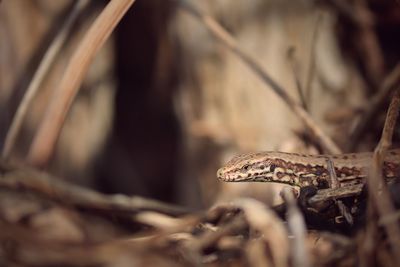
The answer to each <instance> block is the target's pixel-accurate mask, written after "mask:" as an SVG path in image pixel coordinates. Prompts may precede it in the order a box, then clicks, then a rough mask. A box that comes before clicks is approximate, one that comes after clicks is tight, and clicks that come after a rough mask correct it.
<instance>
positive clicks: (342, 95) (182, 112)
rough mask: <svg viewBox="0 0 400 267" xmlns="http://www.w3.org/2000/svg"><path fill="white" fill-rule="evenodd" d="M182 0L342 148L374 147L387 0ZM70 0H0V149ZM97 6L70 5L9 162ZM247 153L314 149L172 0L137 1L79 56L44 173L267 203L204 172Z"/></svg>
mask: <svg viewBox="0 0 400 267" xmlns="http://www.w3.org/2000/svg"><path fill="white" fill-rule="evenodd" d="M187 2H191V3H193V4H194V5H195V6H197V7H198V8H199V9H201V10H203V11H204V12H206V13H207V14H209V15H211V16H212V17H214V18H215V19H216V20H217V21H218V22H219V23H221V25H222V26H223V27H224V28H225V29H227V30H228V31H229V32H230V33H231V34H232V35H233V36H234V37H235V39H236V40H237V42H238V43H239V45H240V47H241V49H243V50H244V51H246V52H247V53H249V54H251V55H252V56H253V57H254V58H256V59H257V60H258V62H259V63H260V64H261V65H262V66H263V67H264V68H265V69H266V70H267V71H268V72H269V74H270V75H271V76H272V77H273V79H274V80H275V81H277V82H278V83H279V84H280V85H281V86H282V87H284V88H285V90H286V91H287V92H288V93H289V94H290V95H292V96H293V97H294V98H295V99H296V100H298V102H299V103H300V102H301V103H303V104H304V106H305V107H306V109H307V110H308V112H309V113H310V115H311V116H312V117H313V118H314V119H315V121H316V122H317V123H318V125H319V126H320V127H321V128H322V129H323V130H324V131H325V132H326V133H327V134H328V135H329V136H331V137H332V138H333V140H334V141H335V142H336V143H337V144H338V145H339V146H340V148H341V149H342V150H343V151H347V152H350V151H351V152H353V151H371V150H373V148H374V146H375V145H376V143H377V141H378V140H379V137H380V134H381V131H382V126H383V122H384V116H385V112H386V108H387V104H388V101H387V100H388V99H389V93H387V92H386V91H384V89H385V84H387V82H388V80H389V81H390V78H391V77H393V73H394V72H395V71H396V70H397V72H398V69H399V66H398V62H399V57H400V50H399V47H400V3H399V2H398V1H390V0H383V1H382V0H380V1H378V0H352V1H345V0H326V1H311V0H299V1H282V0H247V1H227V0H202V1H195V0H192V1H187ZM74 3H75V1H70V0H62V1H61V0H59V1H51V0H35V1H33V0H13V1H10V0H3V1H0V148H3V146H4V140H5V136H6V134H7V131H8V129H9V126H10V123H11V121H12V119H13V116H14V114H15V111H16V109H17V107H18V105H19V103H20V101H21V99H22V97H23V95H24V93H25V91H26V88H27V87H28V85H29V83H30V81H31V78H32V75H33V73H34V72H35V70H36V69H37V67H38V64H39V63H40V61H41V59H42V57H43V55H44V53H45V51H46V50H47V49H48V46H49V44H50V42H51V40H53V39H54V37H55V36H56V35H57V33H58V31H59V28H60V25H61V24H62V23H63V21H65V19H66V17H67V16H68V14H69V13H70V12H71V9H72V6H73V4H74ZM106 4H107V1H90V2H89V4H88V5H87V6H85V8H84V9H82V11H81V12H80V14H79V17H78V20H77V21H76V22H75V23H74V27H73V30H72V31H71V32H70V34H69V35H68V39H67V42H66V43H65V44H64V45H63V48H62V52H61V53H60V54H59V55H58V56H57V59H56V62H55V64H54V65H53V66H52V68H51V71H50V72H49V73H47V75H46V79H45V81H44V82H43V84H42V85H41V86H40V92H39V94H38V95H37V97H36V98H35V100H34V102H33V104H32V105H31V106H30V107H29V113H28V116H27V117H26V118H25V120H24V123H23V129H22V131H21V133H20V134H19V135H18V139H17V144H16V146H15V148H14V149H13V151H12V154H11V159H12V160H14V161H18V162H22V163H23V162H24V161H25V160H26V157H27V152H28V149H29V146H30V144H31V142H32V138H33V136H34V134H35V132H36V131H37V129H38V125H39V124H40V121H41V120H42V118H43V115H44V114H43V113H44V112H45V109H46V107H47V105H48V103H49V99H50V98H51V96H52V93H53V92H54V90H56V89H57V85H58V84H59V81H60V78H61V77H62V74H63V71H64V70H65V66H66V64H67V63H68V60H69V58H70V57H71V55H72V53H73V52H74V51H75V48H76V45H77V43H78V42H79V40H81V39H82V36H84V35H85V33H86V31H87V29H88V27H89V26H90V25H91V23H92V22H93V20H94V19H95V18H96V16H97V15H98V14H99V13H100V11H101V10H102V9H103V8H104V6H105V5H106ZM391 75H392V76H391ZM398 76H399V75H397V79H398ZM395 78H396V76H395ZM299 91H300V92H301V93H299ZM382 92H383V93H382ZM385 92H386V95H384V96H383V97H382V94H385ZM301 95H303V98H302V97H301ZM379 97H381V99H383V101H380V102H379V106H378V108H377V109H376V111H375V112H374V113H373V116H371V118H370V119H369V120H368V121H367V122H366V124H365V126H364V128H361V130H360V128H358V127H359V126H358V125H359V124H360V121H362V118H363V116H364V115H365V114H366V113H367V112H369V109H371V107H372V106H373V103H375V102H374V101H375V100H376V99H379ZM302 99H303V100H302ZM356 129H358V130H356ZM398 137H399V131H397V132H396V136H395V140H394V141H395V143H396V141H397V140H398ZM260 150H280V151H287V152H301V153H323V152H324V151H322V150H321V148H320V147H319V146H318V145H316V144H315V142H313V138H311V137H310V135H309V133H308V132H307V131H305V128H304V125H302V123H301V122H300V120H299V119H298V118H297V117H296V115H295V114H293V112H292V111H291V110H290V109H289V108H288V106H286V105H285V104H284V103H283V101H282V99H280V98H279V97H278V96H277V95H276V94H275V93H274V92H273V91H272V90H270V88H269V87H268V86H267V85H265V84H264V83H263V82H262V81H260V79H259V78H258V77H257V76H256V75H255V74H254V73H253V72H252V71H251V70H249V68H248V67H247V66H246V65H245V64H244V63H243V62H242V61H241V60H240V59H238V58H237V57H236V56H235V55H233V54H232V53H231V52H230V51H228V50H227V49H226V48H225V47H224V46H223V45H221V43H220V42H219V41H218V40H216V39H215V38H213V37H212V36H211V35H210V34H209V32H208V30H207V29H206V27H205V26H204V25H203V24H202V23H201V22H200V21H198V20H197V19H195V18H194V17H193V16H192V15H191V14H190V13H188V12H186V11H185V10H184V9H183V8H182V7H181V3H180V1H165V0H146V1H143V0H137V1H136V2H135V3H134V5H133V6H132V7H131V8H130V10H129V11H128V13H127V14H126V15H125V17H124V18H123V19H122V21H121V23H120V24H119V25H118V27H117V29H116V31H115V32H114V33H113V35H112V36H111V38H110V39H109V40H108V41H107V42H106V44H105V46H104V47H103V48H102V49H101V50H100V52H99V53H98V54H97V56H96V58H95V60H94V62H93V63H92V64H91V67H90V69H89V72H88V73H87V75H86V79H85V81H84V83H83V85H82V87H81V89H80V91H79V94H78V96H77V98H76V99H75V100H74V103H73V106H72V108H71V110H70V111H69V113H68V117H67V120H66V121H65V124H64V126H63V129H62V132H61V135H60V137H59V139H58V142H57V144H56V149H55V153H54V154H53V156H52V158H51V160H50V161H49V162H48V163H47V164H46V166H45V167H44V169H45V170H46V171H49V172H50V173H52V174H54V175H57V176H58V177H60V179H65V180H67V181H70V182H72V183H75V184H79V185H83V186H87V187H91V188H94V189H96V190H99V191H101V192H106V193H124V194H130V195H132V194H135V195H141V196H146V197H151V198H155V199H159V200H162V201H166V202H170V203H176V204H180V205H184V206H187V207H191V208H195V209H197V208H202V207H206V206H209V205H211V204H213V203H215V201H218V200H226V199H229V198H231V197H235V196H243V195H247V196H249V195H251V196H255V197H258V198H260V199H263V200H271V198H274V195H273V194H272V193H269V187H268V186H266V185H263V184H224V183H221V182H219V181H217V179H216V171H217V169H218V168H219V167H220V166H221V165H223V164H224V163H225V162H226V161H227V160H229V159H230V158H231V157H233V156H234V155H237V154H239V153H243V152H249V151H260Z"/></svg>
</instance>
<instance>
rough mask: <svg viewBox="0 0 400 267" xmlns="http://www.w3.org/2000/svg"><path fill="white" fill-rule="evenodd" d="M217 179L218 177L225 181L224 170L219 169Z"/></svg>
mask: <svg viewBox="0 0 400 267" xmlns="http://www.w3.org/2000/svg"><path fill="white" fill-rule="evenodd" d="M217 177H218V178H219V179H223V177H224V172H223V170H222V168H221V169H219V170H218V171H217Z"/></svg>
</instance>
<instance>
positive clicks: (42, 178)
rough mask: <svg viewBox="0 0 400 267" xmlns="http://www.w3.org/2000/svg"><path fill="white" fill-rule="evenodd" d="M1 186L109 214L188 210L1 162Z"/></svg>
mask: <svg viewBox="0 0 400 267" xmlns="http://www.w3.org/2000/svg"><path fill="white" fill-rule="evenodd" d="M0 188H11V189H15V190H29V191H33V192H37V193H40V194H42V195H44V196H46V197H48V198H50V199H54V200H56V201H60V202H62V203H65V204H69V205H73V206H76V207H80V208H85V209H94V210H100V211H106V212H108V213H110V214H111V213H114V214H118V213H123V214H133V213H137V212H139V211H144V210H148V211H157V212H161V213H164V214H170V215H182V214H185V213H187V211H186V210H185V209H183V208H180V207H177V206H173V205H169V204H165V203H162V202H159V201H155V200H151V199H146V198H142V197H137V196H133V197H129V196H125V195H104V194H101V193H98V192H95V191H92V190H90V189H86V188H83V187H80V186H76V185H72V184H69V183H66V182H64V181H62V180H60V179H57V178H54V177H52V176H49V175H47V174H46V173H42V172H38V171H35V170H33V169H28V168H20V167H15V166H10V165H9V164H6V163H4V162H1V161H0Z"/></svg>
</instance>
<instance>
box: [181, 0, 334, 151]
mask: <svg viewBox="0 0 400 267" xmlns="http://www.w3.org/2000/svg"><path fill="white" fill-rule="evenodd" d="M179 3H180V6H181V7H182V8H183V9H184V10H185V11H187V12H188V13H189V14H191V15H193V16H194V17H195V18H197V19H199V20H200V21H201V22H202V23H203V24H204V25H205V26H206V27H207V29H208V30H209V31H210V32H211V33H212V35H213V36H214V37H216V38H217V39H218V40H219V41H220V42H221V43H222V44H224V45H225V46H226V47H227V48H228V49H229V50H230V51H231V52H233V54H235V55H236V56H238V57H239V58H240V59H241V60H242V61H243V62H244V63H245V64H246V65H247V66H248V67H249V68H250V69H251V70H252V71H253V72H254V73H255V74H256V75H257V76H258V77H259V78H260V79H261V80H262V81H264V82H265V83H266V84H267V85H269V86H270V87H271V89H272V90H273V91H274V92H275V93H276V94H277V95H278V96H279V97H280V98H281V99H282V100H283V101H284V102H285V103H286V104H287V105H288V107H289V108H290V109H291V110H292V111H293V112H294V114H296V115H297V116H298V117H299V119H300V120H301V121H302V122H303V123H304V125H305V127H307V129H309V130H310V132H311V133H312V134H313V136H314V138H316V141H317V142H318V144H320V145H321V146H322V147H323V148H324V149H325V150H326V151H327V152H329V153H332V154H340V152H341V151H340V149H339V147H338V146H337V145H336V144H335V143H334V142H333V141H332V140H331V139H330V138H329V137H328V136H327V135H326V134H325V133H324V132H323V131H322V130H321V129H320V127H319V126H318V125H317V124H316V123H315V121H314V120H313V119H312V118H311V117H310V115H309V114H308V113H307V111H306V110H304V108H303V107H302V106H301V105H299V104H298V103H297V102H296V101H295V100H294V99H293V98H292V97H291V96H290V95H289V94H288V93H287V92H286V91H285V90H284V89H283V87H282V86H280V85H279V84H278V83H277V82H275V81H274V80H273V79H272V78H271V77H270V75H269V74H268V73H267V72H266V71H265V69H264V68H263V67H262V66H261V65H260V64H259V63H258V62H257V61H256V60H255V59H254V58H253V57H251V56H250V55H249V54H247V53H246V52H244V51H243V50H242V49H241V48H240V47H239V45H238V43H237V42H236V40H235V39H234V38H233V37H232V35H231V34H229V33H228V32H227V31H226V30H225V29H224V28H223V27H222V26H221V25H220V24H219V23H218V22H217V21H216V20H214V19H213V18H212V17H211V16H209V15H207V14H205V13H204V12H202V11H200V10H198V9H197V8H196V7H194V6H193V5H192V4H190V3H189V2H188V1H186V0H181V1H179Z"/></svg>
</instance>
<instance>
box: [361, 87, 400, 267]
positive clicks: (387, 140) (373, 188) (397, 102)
mask: <svg viewBox="0 0 400 267" xmlns="http://www.w3.org/2000/svg"><path fill="white" fill-rule="evenodd" d="M399 108H400V87H398V88H397V90H396V91H395V93H394V96H393V98H392V101H391V103H390V106H389V110H388V113H387V116H386V121H385V126H384V128H383V132H382V136H381V140H380V142H379V144H378V146H377V147H376V149H375V151H374V155H373V159H372V167H371V172H370V175H368V176H367V185H368V192H369V195H370V197H371V200H372V203H373V204H374V205H375V206H376V209H377V212H378V214H379V217H380V218H382V217H387V216H390V215H392V214H394V213H395V208H394V205H393V203H392V201H391V199H390V197H389V196H390V194H389V190H388V188H387V185H386V183H384V180H383V177H382V171H381V170H382V166H383V163H384V158H385V155H386V153H387V150H388V149H389V147H390V146H391V144H392V136H393V131H394V127H395V124H396V120H397V117H398V113H399ZM384 227H385V230H386V233H387V236H388V240H389V244H390V245H391V249H392V255H393V258H394V260H395V261H396V262H397V264H398V265H400V228H399V225H398V223H397V221H387V222H386V224H385V225H384Z"/></svg>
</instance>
